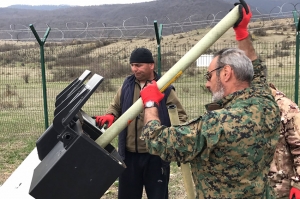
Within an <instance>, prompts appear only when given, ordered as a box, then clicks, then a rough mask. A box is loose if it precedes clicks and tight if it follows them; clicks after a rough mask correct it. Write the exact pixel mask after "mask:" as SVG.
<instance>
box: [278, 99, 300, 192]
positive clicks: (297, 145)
mask: <svg viewBox="0 0 300 199" xmlns="http://www.w3.org/2000/svg"><path fill="white" fill-rule="evenodd" d="M277 103H278V105H279V107H280V111H281V122H282V130H283V131H284V132H281V133H284V135H285V138H286V141H287V144H288V147H289V149H290V152H291V154H292V157H293V170H294V172H295V175H294V176H291V180H293V181H292V185H293V186H295V187H297V188H298V189H300V179H299V177H300V153H299V151H300V110H299V108H298V106H297V104H296V103H294V102H293V101H291V100H290V99H288V98H286V97H282V98H280V99H279V100H278V101H277ZM281 150H284V149H281Z"/></svg>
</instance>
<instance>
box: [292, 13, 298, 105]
mask: <svg viewBox="0 0 300 199" xmlns="http://www.w3.org/2000/svg"><path fill="white" fill-rule="evenodd" d="M293 15H294V22H295V26H296V70H295V103H296V104H298V94H299V45H300V43H299V39H300V38H299V37H300V25H299V21H300V17H299V19H298V14H297V11H293Z"/></svg>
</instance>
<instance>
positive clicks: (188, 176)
mask: <svg viewBox="0 0 300 199" xmlns="http://www.w3.org/2000/svg"><path fill="white" fill-rule="evenodd" d="M168 113H169V117H170V121H171V125H179V124H180V121H179V117H178V112H177V107H176V105H170V106H168ZM180 168H181V173H182V177H183V182H184V187H185V190H186V194H187V198H188V199H195V198H196V196H195V189H194V187H195V185H194V182H193V179H192V173H191V168H190V165H189V164H188V163H186V164H183V163H182V164H181V165H180Z"/></svg>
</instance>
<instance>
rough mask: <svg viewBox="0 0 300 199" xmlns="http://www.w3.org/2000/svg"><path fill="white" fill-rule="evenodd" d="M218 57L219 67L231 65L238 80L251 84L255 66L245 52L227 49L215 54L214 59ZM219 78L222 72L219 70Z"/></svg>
mask: <svg viewBox="0 0 300 199" xmlns="http://www.w3.org/2000/svg"><path fill="white" fill-rule="evenodd" d="M217 56H218V62H217V64H218V66H217V67H221V66H225V65H229V66H230V67H231V68H232V70H233V72H234V74H235V76H236V78H237V80H239V81H243V82H244V81H245V82H248V83H249V84H250V83H251V81H252V79H253V75H254V71H253V65H252V62H251V60H250V59H249V58H248V57H247V56H246V54H245V52H244V51H242V50H240V49H237V48H225V49H222V50H220V51H218V52H217V53H216V54H214V57H217ZM217 76H220V70H217Z"/></svg>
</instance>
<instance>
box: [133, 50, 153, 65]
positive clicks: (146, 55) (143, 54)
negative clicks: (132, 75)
mask: <svg viewBox="0 0 300 199" xmlns="http://www.w3.org/2000/svg"><path fill="white" fill-rule="evenodd" d="M129 62H130V64H131V63H154V60H153V57H152V53H151V52H150V50H148V49H147V48H137V49H135V50H133V51H132V53H131V55H130V59H129Z"/></svg>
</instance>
